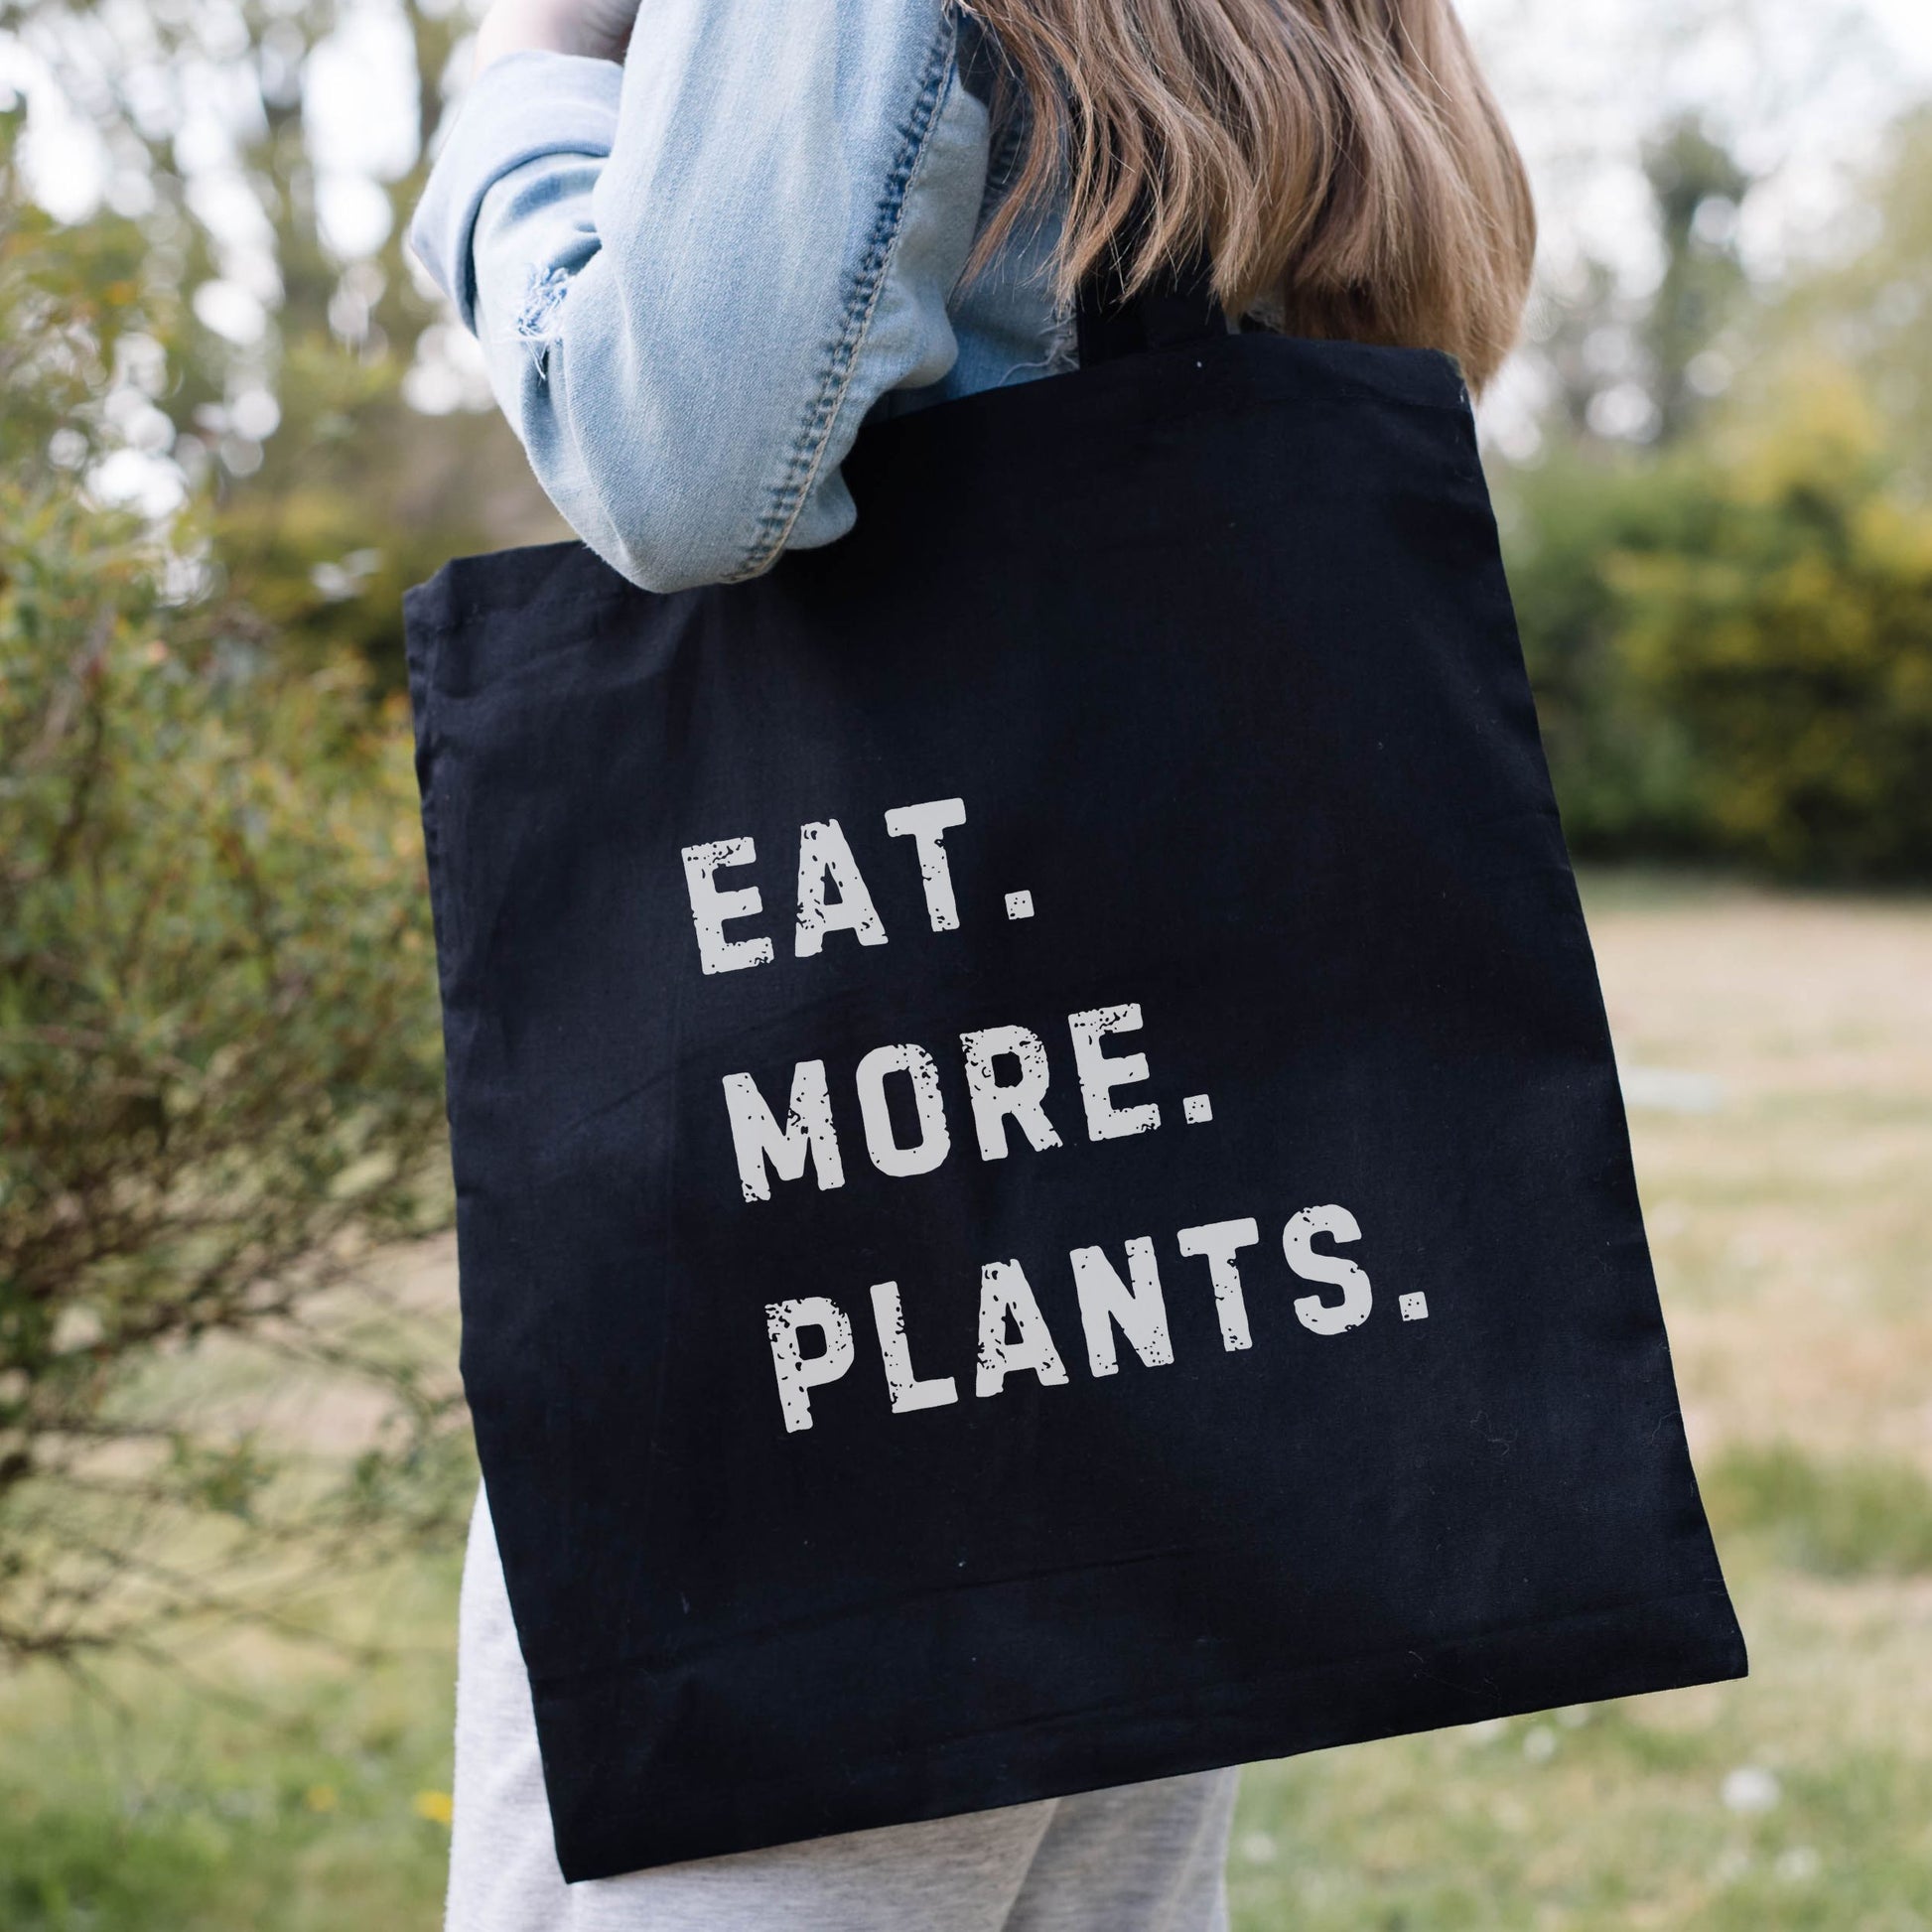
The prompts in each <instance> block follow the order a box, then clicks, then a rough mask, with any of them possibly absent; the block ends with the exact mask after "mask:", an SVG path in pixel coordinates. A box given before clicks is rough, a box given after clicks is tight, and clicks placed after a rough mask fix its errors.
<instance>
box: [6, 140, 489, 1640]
mask: <svg viewBox="0 0 1932 1932" xmlns="http://www.w3.org/2000/svg"><path fill="white" fill-rule="evenodd" d="M0 134H10V128H8V129H0ZM4 161H5V151H4V149H0V217H4V223H5V225H4V228H0V342H4V344H5V347H4V350H0V1093H3V1094H4V1096H5V1098H4V1110H3V1111H0V1662H4V1661H6V1660H7V1659H8V1658H9V1657H10V1656H11V1657H14V1658H18V1657H21V1656H25V1655H29V1654H36V1653H45V1654H53V1655H56V1656H69V1657H71V1656H73V1655H74V1654H76V1653H77V1652H79V1651H80V1650H82V1649H84V1648H86V1647H88V1646H92V1645H100V1644H104V1643H108V1642H111V1641H116V1640H119V1639H122V1638H125V1637H128V1636H130V1635H133V1634H136V1633H138V1632H140V1631H143V1630H149V1629H151V1628H152V1626H153V1625H154V1623H155V1621H156V1620H157V1619H161V1618H166V1617H168V1616H171V1615H174V1614H177V1613H184V1612H186V1611H189V1610H195V1609H200V1608H204V1607H207V1606H210V1605H212V1604H214V1603H216V1602H221V1603H226V1602H229V1601H230V1600H231V1599H232V1597H233V1590H232V1588H231V1586H237V1585H238V1584H239V1582H240V1580H241V1579H242V1577H243V1576H244V1574H245V1570H246V1565H245V1563H243V1562H242V1561H241V1560H240V1559H239V1558H237V1556H236V1555H235V1554H234V1549H233V1544H232V1540H230V1541H229V1542H221V1543H218V1544H217V1543H216V1542H213V1541H210V1540H209V1537H208V1536H207V1534H206V1531H207V1527H208V1526H210V1525H215V1526H219V1525H228V1526H239V1529H240V1530H241V1531H243V1532H245V1533H246V1535H247V1536H249V1537H252V1538H254V1539H255V1541H256V1542H257V1543H259V1544H270V1543H277V1542H280V1543H284V1544H286V1543H288V1542H291V1541H292V1540H293V1539H295V1538H296V1537H297V1535H298V1534H299V1533H301V1532H303V1531H305V1530H307V1529H312V1528H314V1527H316V1526H317V1525H318V1524H319V1523H323V1522H325V1521H326V1522H327V1523H329V1524H333V1525H334V1526H335V1528H336V1529H337V1530H338V1531H340V1532H341V1535H342V1539H343V1540H344V1541H345V1542H352V1541H355V1540H357V1539H363V1540H366V1538H367V1535H368V1532H369V1529H370V1526H371V1524H372V1523H373V1522H374V1521H375V1520H376V1518H377V1517H378V1516H379V1515H380V1513H381V1511H382V1510H383V1509H384V1508H385V1507H390V1506H393V1505H394V1504H395V1502H396V1500H397V1496H396V1487H395V1482H396V1479H397V1477H398V1473H399V1472H405V1471H417V1470H425V1471H426V1470H429V1469H430V1468H431V1467H432V1466H433V1465H436V1464H437V1463H438V1458H439V1455H440V1454H441V1446H442V1445H443V1444H444V1443H445V1441H446V1439H447V1436H448V1432H447V1430H446V1429H445V1428H444V1425H445V1424H446V1423H447V1422H448V1420H449V1419H450V1417H451V1415H452V1413H453V1403H452V1399H451V1398H450V1397H449V1396H448V1395H447V1393H445V1394H441V1395H432V1394H431V1393H429V1392H428V1391H427V1389H426V1388H425V1387H423V1386H422V1384H421V1381H420V1377H419V1376H418V1374H417V1371H416V1369H415V1367H414V1366H413V1365H412V1364H410V1363H409V1362H407V1361H405V1360H401V1359H398V1358H384V1357H383V1356H382V1352H381V1350H380V1349H379V1348H377V1349H375V1350H373V1351H363V1352H362V1353H361V1354H359V1355H358V1354H356V1351H355V1350H354V1349H353V1348H352V1347H351V1346H349V1344H348V1342H347V1341H346V1339H345V1334H344V1332H343V1331H342V1330H341V1329H340V1328H335V1329H330V1330H327V1331H325V1330H323V1329H321V1328H318V1327H317V1326H315V1325H314V1324H313V1323H312V1322H311V1321H310V1320H309V1316H310V1314H311V1311H314V1310H316V1309H318V1308H319V1307H321V1306H322V1304H321V1301H320V1299H319V1298H322V1297H324V1296H325V1294H326V1293H328V1292H329V1291H333V1290H334V1289H335V1288H337V1286H338V1285H339V1284H341V1283H342V1282H344V1281H345V1280H346V1279H348V1278H349V1277H350V1276H352V1275H353V1273H354V1271H355V1269H356V1266H357V1263H358V1259H359V1257H360V1256H361V1255H362V1253H363V1252H364V1251H365V1250H366V1248H367V1247H368V1245H369V1243H370V1242H371V1241H372V1240H376V1239H380V1238H382V1237H384V1236H389V1235H395V1234H400V1233H404V1232H407V1231H412V1230H415V1229H417V1228H420V1227H423V1226H425V1225H428V1224H430V1223H431V1222H432V1221H434V1220H435V1219H436V1218H437V1217H438V1216H439V1215H440V1213H441V1212H442V1196H443V1181H442V1177H441V1176H442V1171H443V1163H442V1160H441V1158H440V1150H441V1142H440V1129H441V1113H442V1083H441V1070H440V1060H439V1053H438V1038H437V1028H436V1019H435V1005H434V1001H435V994H434V975H433V971H432V965H431V947H430V935H429V932H428V929H427V916H426V912H425V909H424V908H425V900H424V894H423V884H422V860H421V853H420V849H419V840H418V837H417V833H416V829H415V816H414V810H413V802H412V786H411V780H410V774H409V770H408V765H407V758H406V753H405V750H404V739H403V735H402V733H401V732H400V731H399V730H397V729H394V728H393V723H394V721H392V728H391V729H389V730H387V731H385V732H383V733H381V734H380V735H372V734H371V733H370V730H369V725H370V721H371V712H370V709H369V706H368V704H367V702H366V700H365V698H364V696H363V693H362V691H361V688H360V676H361V674H360V673H351V672H348V671H345V670H335V671H314V672H310V673H308V674H305V675H300V676H286V675H278V674H276V673H275V671H274V669H273V664H272V659H271V658H270V657H269V655H268V654H267V653H266V652H265V651H264V650H263V649H262V648H261V644H262V639H261V636H260V633H259V629H258V626H256V625H255V624H254V623H253V621H252V620H251V619H250V618H249V617H248V615H247V614H246V613H245V612H241V611H238V610H235V609H232V608H228V607H226V606H224V605H221V604H220V603H218V602H216V601H214V600H213V599H211V598H210V597H209V596H208V595H207V593H206V592H205V591H198V589H197V584H198V582H200V581H201V579H200V577H199V575H198V573H197V571H196V569H195V567H194V556H193V551H194V544H195V531H194V527H193V525H192V522H190V521H189V520H187V519H186V517H185V516H182V515H177V516H172V517H166V518H162V519H161V520H160V521H159V522H148V521H143V520H141V519H140V518H138V517H136V516H135V515H133V514H131V513H125V512H120V511H116V510H113V509H111V508H107V507H103V506H102V505H101V504H100V503H99V502H98V501H96V500H94V497H93V495H92V494H91V493H90V492H91V490H92V489H93V488H94V487H95V486H96V483H95V482H94V481H93V480H95V479H97V476H98V472H97V470H96V467H95V466H96V460H97V459H99V458H100V457H101V456H102V455H103V454H104V453H106V452H109V451H111V450H112V448H113V446H114V442H115V432H114V428H113V422H112V415H111V411H110V408H109V398H110V397H111V396H112V394H113V391H114V389H115V386H116V374H115V371H116V368H117V364H118V358H119V352H120V351H121V350H122V349H123V348H124V347H125V346H126V345H127V344H128V343H129V342H130V341H131V340H133V339H135V338H140V337H145V338H146V340H148V341H150V342H151V341H153V340H154V333H155V332H156V331H157V330H159V329H161V328H162V326H163V320H164V319H163V318H162V317H161V315H160V314H159V312H160V311H161V310H163V309H164V308H165V306H166V305H167V303H168V302H169V301H170V299H171V298H170V296H169V294H168V292H167V291H166V289H165V288H162V289H157V288H156V287H154V286H152V285H151V284H149V283H148V282H147V281H146V280H145V279H144V274H143V268H142V260H143V258H142V254H141V250H140V247H139V243H138V237H135V236H132V235H131V234H129V233H127V232H125V231H124V229H122V228H121V227H119V226H118V225H117V224H115V223H113V222H111V221H104V222H102V223H97V224H90V225H87V226H83V227H81V228H78V229H62V228H59V227H57V226H56V225H55V224H53V223H52V222H50V221H49V220H47V219H46V217H44V216H42V215H41V214H39V213H38V211H37V210H35V209H33V208H32V207H25V206H23V205H22V204H21V202H20V200H19V197H18V196H17V194H15V193H14V191H13V184H12V181H11V177H10V176H9V175H7V174H6V172H5V169H4ZM216 1335H220V1336H224V1337H240V1336H252V1337H256V1338H258V1339H260V1340H261V1341H262V1342H264V1343H265V1344H272V1346H273V1347H274V1348H276V1349H278V1350H280V1351H281V1352H282V1353H283V1354H285V1355H287V1356H289V1357H292V1358H295V1359H304V1360H309V1361H312V1362H314V1363H316V1364H318V1365H319V1367H321V1368H322V1369H325V1370H326V1369H327V1368H328V1367H330V1366H332V1365H334V1366H339V1367H343V1368H347V1369H351V1370H353V1371H354V1372H358V1373H360V1372H366V1373H368V1374H371V1375H373V1376H374V1377H375V1378H376V1379H377V1380H378V1381H381V1382H383V1383H384V1384H385V1385H386V1388H387V1394H388V1396H389V1398H390V1399H391V1401H392V1404H393V1415H392V1423H393V1426H392V1427H391V1428H390V1429H389V1430H388V1432H387V1434H386V1436H382V1437H381V1439H380V1440H378V1441H375V1442H374V1443H372V1445H371V1446H370V1447H369V1448H368V1449H367V1452H366V1453H365V1454H364V1455H363V1456H362V1457H361V1458H360V1459H359V1460H358V1461H355V1462H354V1463H353V1464H352V1465H351V1466H350V1467H349V1468H348V1469H347V1470H346V1471H345V1474H344V1479H343V1480H342V1481H340V1482H337V1483H333V1484H326V1485H318V1484H317V1483H316V1482H315V1481H314V1480H310V1481H309V1482H307V1483H306V1484H305V1485H303V1486H302V1487H301V1493H300V1500H301V1504H302V1506H301V1508H300V1509H299V1510H293V1511H292V1510H291V1509H290V1508H285V1507H283V1506H282V1505H283V1498H284V1495H285V1493H286V1492H284V1491H282V1490H278V1489H277V1488H276V1486H275V1477H276V1473H277V1468H278V1455H277V1446H276V1444H275V1443H273V1442H272V1441H270V1440H269V1439H268V1438H267V1437H266V1436H264V1435H263V1434H261V1433H260V1432H259V1431H257V1430H255V1429H253V1428H252V1427H243V1426H239V1425H237V1424H236V1423H235V1422H234V1420H233V1418H232V1415H231V1416H230V1420H229V1422H228V1424H227V1425H225V1426H221V1425H215V1424H210V1425H207V1426H202V1425H199V1424H197V1423H196V1422H195V1421H194V1420H193V1419H192V1417H191V1415H190V1413H189V1412H188V1411H187V1410H186V1409H185V1408H184V1406H183V1404H182V1403H181V1402H180V1401H179V1400H178V1399H177V1398H178V1397H179V1396H180V1393H181V1388H182V1382H183V1378H182V1377H181V1375H179V1374H177V1375H176V1376H175V1377H174V1378H173V1380H172V1382H171V1381H170V1378H169V1377H168V1376H167V1375H166V1374H162V1373H160V1372H159V1371H160V1370H161V1369H162V1368H163V1367H164V1366H165V1365H166V1364H167V1363H169V1362H175V1363H179V1362H180V1361H181V1360H182V1358H183V1357H184V1355H185V1354H186V1353H188V1352H190V1351H193V1350H195V1349H196V1348H197V1346H198V1345H199V1344H202V1343H204V1342H206V1341H207V1339H208V1338H209V1337H211V1336H216ZM378 1434H379V1432H378ZM311 1473H312V1474H313V1472H311ZM291 1500H292V1497H291ZM438 1507H441V1505H438ZM198 1526H199V1527H198Z"/></svg>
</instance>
